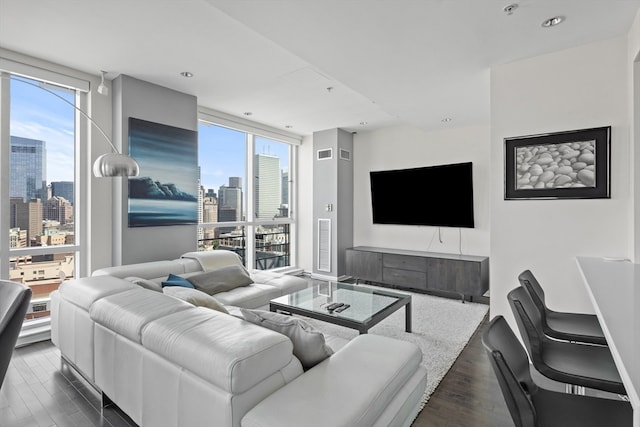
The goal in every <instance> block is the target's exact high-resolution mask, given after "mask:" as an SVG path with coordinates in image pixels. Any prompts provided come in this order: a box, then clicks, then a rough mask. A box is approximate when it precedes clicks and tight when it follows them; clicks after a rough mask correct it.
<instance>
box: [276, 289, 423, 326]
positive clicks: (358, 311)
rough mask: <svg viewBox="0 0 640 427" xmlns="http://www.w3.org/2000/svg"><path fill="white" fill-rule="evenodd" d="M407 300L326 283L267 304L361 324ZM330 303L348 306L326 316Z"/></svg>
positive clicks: (403, 296) (403, 295) (385, 292)
mask: <svg viewBox="0 0 640 427" xmlns="http://www.w3.org/2000/svg"><path fill="white" fill-rule="evenodd" d="M407 298H409V299H410V296H409V295H406V294H400V293H394V292H388V291H384V290H379V289H372V288H370V287H367V286H363V285H352V284H349V283H340V282H328V283H321V284H314V285H313V286H312V287H309V288H307V289H303V290H301V291H297V292H294V293H292V294H289V295H284V296H281V297H279V298H275V299H273V300H271V302H272V303H276V304H278V305H282V306H287V307H291V308H296V309H298V310H303V311H308V312H313V313H322V314H324V315H328V316H333V317H336V318H342V319H350V320H353V321H356V322H361V323H364V322H367V321H368V320H370V319H371V318H372V317H373V316H374V315H376V314H377V313H380V312H382V311H384V310H385V309H386V308H388V307H390V306H391V305H393V304H396V303H397V302H398V301H399V300H404V299H407ZM333 302H341V303H344V304H349V308H347V309H346V310H343V311H341V312H336V311H333V312H329V311H328V310H327V306H328V305H329V304H331V303H333Z"/></svg>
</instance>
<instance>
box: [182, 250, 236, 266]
mask: <svg viewBox="0 0 640 427" xmlns="http://www.w3.org/2000/svg"><path fill="white" fill-rule="evenodd" d="M181 258H183V259H188V260H191V261H195V262H197V263H198V264H199V265H200V269H201V270H203V271H210V270H217V269H219V268H222V267H227V266H229V265H242V259H240V256H239V255H238V254H237V253H235V252H233V251H229V250H225V249H216V250H213V251H197V252H187V253H184V254H182V257H181Z"/></svg>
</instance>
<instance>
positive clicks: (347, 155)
mask: <svg viewBox="0 0 640 427" xmlns="http://www.w3.org/2000/svg"><path fill="white" fill-rule="evenodd" d="M340 160H347V161H351V151H349V150H345V149H344V148H341V149H340Z"/></svg>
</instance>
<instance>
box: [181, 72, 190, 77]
mask: <svg viewBox="0 0 640 427" xmlns="http://www.w3.org/2000/svg"><path fill="white" fill-rule="evenodd" d="M180 75H181V76H182V77H193V73H190V72H189V71H183V72H181V73H180Z"/></svg>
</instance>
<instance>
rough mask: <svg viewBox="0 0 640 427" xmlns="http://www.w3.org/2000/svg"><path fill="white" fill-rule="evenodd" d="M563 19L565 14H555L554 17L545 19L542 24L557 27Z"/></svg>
mask: <svg viewBox="0 0 640 427" xmlns="http://www.w3.org/2000/svg"><path fill="white" fill-rule="evenodd" d="M562 21H564V16H554V17H553V18H549V19H547V20H545V21H543V22H542V26H543V27H544V28H550V27H555V26H556V25H558V24H560V23H561V22H562Z"/></svg>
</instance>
